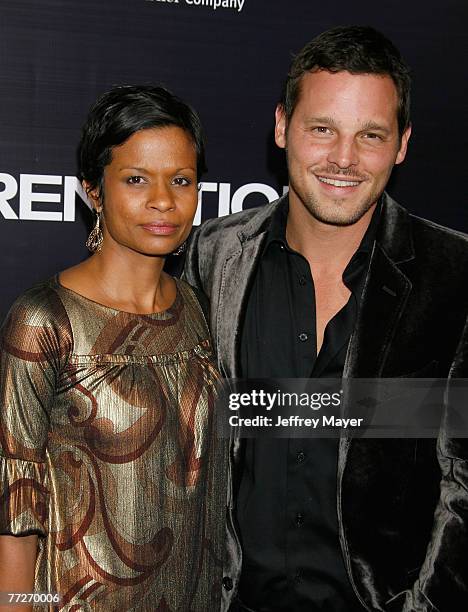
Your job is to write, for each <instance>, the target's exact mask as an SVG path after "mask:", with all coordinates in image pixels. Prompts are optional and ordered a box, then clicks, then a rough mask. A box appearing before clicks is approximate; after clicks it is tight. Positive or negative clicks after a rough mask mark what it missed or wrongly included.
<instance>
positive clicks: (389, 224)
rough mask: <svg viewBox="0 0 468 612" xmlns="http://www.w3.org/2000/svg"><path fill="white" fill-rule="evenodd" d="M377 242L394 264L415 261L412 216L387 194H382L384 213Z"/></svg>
mask: <svg viewBox="0 0 468 612" xmlns="http://www.w3.org/2000/svg"><path fill="white" fill-rule="evenodd" d="M377 242H378V244H379V245H380V247H381V248H382V250H383V251H384V253H385V254H386V256H387V257H388V259H389V260H391V261H393V263H394V264H401V263H404V262H406V261H410V260H411V259H414V245H413V234H412V231H411V219H410V215H409V213H408V211H407V210H405V209H404V208H402V207H401V206H400V205H399V204H397V203H396V202H395V200H393V199H392V198H391V197H390V196H389V195H388V193H385V192H384V193H383V194H382V213H381V217H380V223H379V227H378V230H377Z"/></svg>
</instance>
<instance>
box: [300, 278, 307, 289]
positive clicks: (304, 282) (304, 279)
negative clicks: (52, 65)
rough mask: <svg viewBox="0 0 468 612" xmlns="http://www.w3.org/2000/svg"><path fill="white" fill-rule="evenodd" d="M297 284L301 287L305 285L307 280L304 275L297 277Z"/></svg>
mask: <svg viewBox="0 0 468 612" xmlns="http://www.w3.org/2000/svg"><path fill="white" fill-rule="evenodd" d="M299 284H300V285H301V287H303V286H304V285H307V281H306V278H305V276H301V277H300V279H299Z"/></svg>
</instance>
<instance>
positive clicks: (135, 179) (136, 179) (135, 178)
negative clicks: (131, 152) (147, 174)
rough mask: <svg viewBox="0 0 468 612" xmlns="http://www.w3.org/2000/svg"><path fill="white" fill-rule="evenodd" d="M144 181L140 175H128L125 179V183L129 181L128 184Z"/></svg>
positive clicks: (139, 183) (137, 183)
mask: <svg viewBox="0 0 468 612" xmlns="http://www.w3.org/2000/svg"><path fill="white" fill-rule="evenodd" d="M144 182H145V179H144V178H143V177H142V176H130V177H129V178H128V179H127V183H129V185H141V184H142V183H144Z"/></svg>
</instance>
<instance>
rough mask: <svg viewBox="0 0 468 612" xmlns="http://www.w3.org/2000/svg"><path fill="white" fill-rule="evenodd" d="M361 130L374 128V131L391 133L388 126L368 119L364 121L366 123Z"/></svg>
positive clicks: (365, 130)
mask: <svg viewBox="0 0 468 612" xmlns="http://www.w3.org/2000/svg"><path fill="white" fill-rule="evenodd" d="M361 130H362V131H363V132H367V131H369V130H372V131H374V132H383V133H384V134H390V130H389V129H388V128H387V127H385V126H384V125H381V124H380V123H376V122H375V121H366V123H364V125H363V126H362V127H361Z"/></svg>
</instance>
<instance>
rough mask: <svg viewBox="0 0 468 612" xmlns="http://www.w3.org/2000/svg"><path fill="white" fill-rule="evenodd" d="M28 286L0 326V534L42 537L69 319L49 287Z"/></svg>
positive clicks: (67, 347)
mask: <svg viewBox="0 0 468 612" xmlns="http://www.w3.org/2000/svg"><path fill="white" fill-rule="evenodd" d="M41 287H42V288H39V289H32V290H30V291H29V292H27V293H26V294H24V295H23V296H22V297H21V298H19V299H18V300H17V302H16V303H15V304H14V305H13V307H12V308H11V310H10V312H9V313H8V315H7V318H6V319H5V322H4V324H3V326H2V328H1V330H0V534H2V535H30V534H38V535H42V536H45V535H46V533H47V514H48V512H47V509H48V471H47V465H46V448H47V438H48V432H49V421H50V418H49V417H50V409H51V406H52V404H53V400H54V396H55V389H56V386H57V381H58V379H59V375H60V372H61V370H62V368H63V367H64V365H65V364H66V361H67V357H68V355H69V353H70V350H71V331H70V324H69V321H68V317H67V315H66V312H65V309H64V308H63V306H62V303H61V302H60V300H59V298H58V297H57V295H56V294H55V292H54V291H53V290H52V289H50V288H48V289H47V288H44V286H41Z"/></svg>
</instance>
